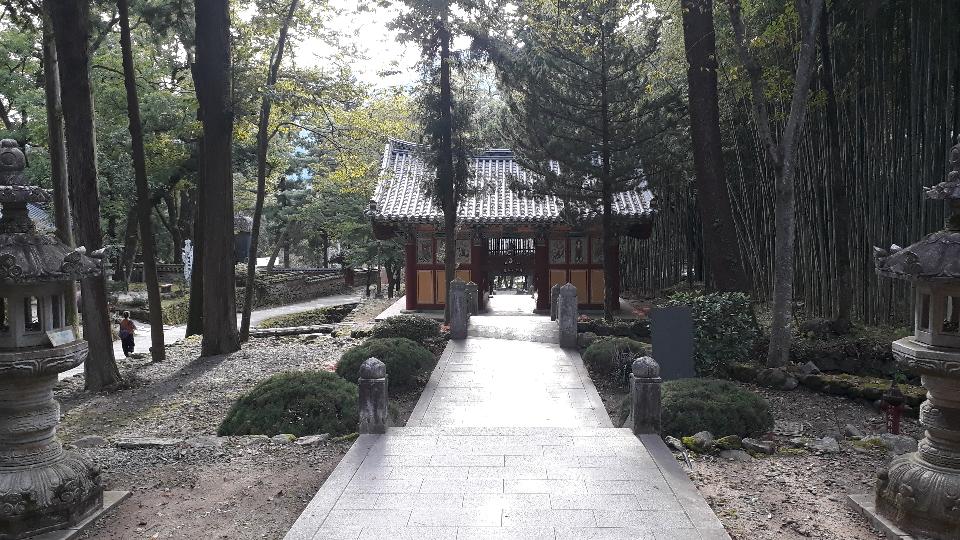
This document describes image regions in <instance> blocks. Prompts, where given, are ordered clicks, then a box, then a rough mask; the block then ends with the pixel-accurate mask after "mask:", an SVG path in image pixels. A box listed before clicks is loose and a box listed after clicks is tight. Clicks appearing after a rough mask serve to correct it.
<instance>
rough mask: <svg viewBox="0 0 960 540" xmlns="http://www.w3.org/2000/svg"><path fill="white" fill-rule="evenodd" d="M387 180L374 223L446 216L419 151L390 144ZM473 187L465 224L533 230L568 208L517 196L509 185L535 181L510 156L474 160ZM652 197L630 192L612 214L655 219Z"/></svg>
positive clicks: (553, 200) (461, 216)
mask: <svg viewBox="0 0 960 540" xmlns="http://www.w3.org/2000/svg"><path fill="white" fill-rule="evenodd" d="M382 166H383V174H382V175H381V178H380V181H379V182H378V183H377V189H376V191H375V192H374V196H373V203H374V205H375V208H374V209H373V210H374V212H373V219H374V221H377V222H393V223H398V222H401V223H435V222H439V221H441V220H442V219H443V212H442V211H441V210H440V208H439V207H438V206H437V205H435V204H434V202H433V199H432V198H431V196H430V195H429V194H428V193H427V191H426V189H424V188H425V184H424V183H425V182H429V181H431V180H432V178H431V177H430V176H427V175H426V174H425V167H424V163H423V160H422V159H421V158H420V156H419V155H418V154H417V145H416V144H414V143H408V142H403V141H397V140H390V142H389V143H387V145H386V150H385V151H384V156H383V165H382ZM474 170H475V171H476V174H475V175H474V176H473V178H472V180H471V183H472V187H473V188H474V189H472V190H471V194H470V195H468V196H466V197H464V200H463V201H461V202H460V208H459V210H458V211H457V214H458V220H459V221H460V222H461V223H473V224H499V223H502V224H530V223H561V222H563V218H562V217H561V215H560V210H561V208H562V207H563V205H562V203H561V202H560V201H559V199H558V198H557V197H554V196H546V197H527V196H523V195H520V194H518V193H516V192H514V191H512V190H511V189H510V187H509V185H508V184H509V179H510V178H511V177H515V178H517V179H519V180H521V181H526V180H528V179H531V178H533V173H532V172H530V171H528V170H526V169H523V168H521V167H520V165H519V164H518V163H517V162H516V161H515V159H514V156H513V152H511V151H510V150H489V151H487V152H485V153H483V154H480V155H478V156H475V157H474ZM651 198H652V196H651V194H650V192H649V191H642V190H637V191H627V192H623V193H617V194H616V195H615V196H614V201H613V212H614V214H615V215H616V216H617V217H618V218H619V219H621V220H624V219H625V220H628V221H640V220H643V219H646V218H648V217H649V215H650V212H651V210H650V200H651Z"/></svg>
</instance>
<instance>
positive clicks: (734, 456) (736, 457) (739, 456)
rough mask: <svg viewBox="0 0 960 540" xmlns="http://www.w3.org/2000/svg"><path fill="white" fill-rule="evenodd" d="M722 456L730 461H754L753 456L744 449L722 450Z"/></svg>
mask: <svg viewBox="0 0 960 540" xmlns="http://www.w3.org/2000/svg"><path fill="white" fill-rule="evenodd" d="M720 457H721V458H723V459H728V460H730V461H739V462H741V463H746V462H748V461H753V456H751V455H750V454H748V453H746V452H744V451H743V450H722V451H721V452H720Z"/></svg>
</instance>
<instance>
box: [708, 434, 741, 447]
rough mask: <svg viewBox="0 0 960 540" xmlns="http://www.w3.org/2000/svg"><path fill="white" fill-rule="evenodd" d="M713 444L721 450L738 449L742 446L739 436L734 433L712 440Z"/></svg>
mask: <svg viewBox="0 0 960 540" xmlns="http://www.w3.org/2000/svg"><path fill="white" fill-rule="evenodd" d="M714 445H715V446H716V447H717V448H719V449H721V450H739V449H740V448H742V447H743V444H742V442H741V441H740V437H737V436H736V435H727V436H726V437H720V438H719V439H717V440H716V441H714Z"/></svg>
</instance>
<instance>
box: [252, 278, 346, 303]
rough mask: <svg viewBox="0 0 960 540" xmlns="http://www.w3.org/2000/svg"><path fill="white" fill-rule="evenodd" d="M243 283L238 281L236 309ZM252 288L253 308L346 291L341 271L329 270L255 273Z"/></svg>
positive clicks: (301, 300) (295, 301) (300, 300)
mask: <svg viewBox="0 0 960 540" xmlns="http://www.w3.org/2000/svg"><path fill="white" fill-rule="evenodd" d="M243 285H244V283H243V281H242V280H238V281H237V309H238V310H239V309H240V308H241V306H242V305H243V295H244V287H243ZM254 287H255V288H254V291H253V307H254V308H259V307H265V306H282V305H286V304H295V303H297V302H303V301H306V300H312V299H314V298H320V297H321V296H329V295H333V294H338V293H341V292H344V291H346V290H347V286H346V284H345V283H344V277H343V274H331V273H330V272H328V271H324V272H311V271H309V270H305V271H299V272H296V271H293V272H291V271H284V272H278V273H269V274H267V273H258V274H257V279H256V282H255V283H254Z"/></svg>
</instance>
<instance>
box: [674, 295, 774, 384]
mask: <svg viewBox="0 0 960 540" xmlns="http://www.w3.org/2000/svg"><path fill="white" fill-rule="evenodd" d="M668 305H686V306H690V308H691V310H692V312H693V313H692V314H693V333H694V340H695V354H694V358H695V361H696V368H697V374H698V375H699V376H701V377H715V376H723V375H725V374H726V371H727V367H728V366H730V365H731V364H734V363H737V362H748V361H750V353H751V352H752V351H753V344H754V342H755V341H756V339H757V337H758V336H759V334H760V332H759V329H758V328H757V324H756V321H755V319H754V317H753V310H752V309H751V306H750V297H749V296H747V295H746V294H743V293H708V294H699V293H679V294H675V295H673V296H671V297H670V300H669V302H668Z"/></svg>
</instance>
